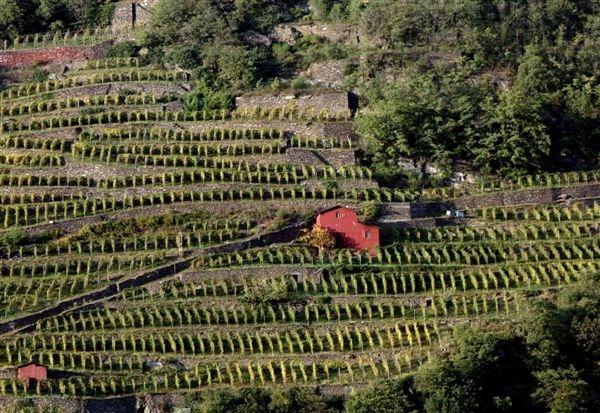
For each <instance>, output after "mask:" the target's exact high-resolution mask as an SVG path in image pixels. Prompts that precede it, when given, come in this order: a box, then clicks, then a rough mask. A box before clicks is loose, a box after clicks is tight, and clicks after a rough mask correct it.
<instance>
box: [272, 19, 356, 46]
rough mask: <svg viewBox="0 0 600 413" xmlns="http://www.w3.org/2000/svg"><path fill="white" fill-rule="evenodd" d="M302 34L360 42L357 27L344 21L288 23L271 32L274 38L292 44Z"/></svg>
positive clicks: (338, 40)
mask: <svg viewBox="0 0 600 413" xmlns="http://www.w3.org/2000/svg"><path fill="white" fill-rule="evenodd" d="M302 36H319V37H323V38H325V39H327V40H329V41H330V42H332V43H340V42H341V43H352V44H357V43H360V38H359V36H358V35H357V31H356V29H355V28H353V27H352V26H350V25H348V24H344V23H315V24H302V23H287V24H280V25H278V26H276V27H275V29H274V30H273V32H272V33H271V38H273V39H274V40H277V41H280V42H285V43H290V44H294V43H296V41H297V40H298V39H299V38H300V37H302Z"/></svg>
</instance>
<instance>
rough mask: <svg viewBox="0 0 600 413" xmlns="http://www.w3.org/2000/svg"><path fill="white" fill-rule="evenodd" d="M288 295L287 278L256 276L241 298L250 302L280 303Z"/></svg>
mask: <svg viewBox="0 0 600 413" xmlns="http://www.w3.org/2000/svg"><path fill="white" fill-rule="evenodd" d="M287 297H288V292H287V285H286V283H285V280H279V279H266V278H262V277H256V279H255V280H253V281H252V282H251V284H250V285H249V286H248V288H247V290H246V292H245V293H244V295H243V296H242V297H241V298H240V300H241V301H243V302H246V303H250V304H278V303H282V302H285V301H286V299H287Z"/></svg>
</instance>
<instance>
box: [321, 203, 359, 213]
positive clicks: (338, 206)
mask: <svg viewBox="0 0 600 413" xmlns="http://www.w3.org/2000/svg"><path fill="white" fill-rule="evenodd" d="M340 208H343V209H349V210H350V211H352V212H356V211H355V210H353V209H352V208H350V207H347V206H344V205H335V206H332V207H329V208H325V209H322V210H320V211H319V212H318V213H319V214H324V213H325V212H329V211H333V210H335V209H340Z"/></svg>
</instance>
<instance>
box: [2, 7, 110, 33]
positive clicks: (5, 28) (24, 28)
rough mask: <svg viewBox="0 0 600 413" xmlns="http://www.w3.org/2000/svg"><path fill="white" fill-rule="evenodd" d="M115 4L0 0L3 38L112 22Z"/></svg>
mask: <svg viewBox="0 0 600 413" xmlns="http://www.w3.org/2000/svg"><path fill="white" fill-rule="evenodd" d="M114 8H115V4H114V3H113V2H112V1H110V0H89V1H85V2H84V1H80V0H21V1H15V0H0V39H12V38H14V37H16V36H18V35H23V34H28V33H41V32H44V31H47V30H49V31H64V30H67V29H69V30H79V29H85V28H94V27H103V26H106V25H108V24H109V23H110V21H111V18H112V15H113V11H114Z"/></svg>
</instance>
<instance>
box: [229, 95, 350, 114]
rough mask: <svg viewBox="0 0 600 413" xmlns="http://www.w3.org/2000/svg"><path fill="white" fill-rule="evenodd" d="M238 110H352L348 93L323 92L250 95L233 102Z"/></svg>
mask: <svg viewBox="0 0 600 413" xmlns="http://www.w3.org/2000/svg"><path fill="white" fill-rule="evenodd" d="M235 104H236V106H237V108H238V109H249V108H256V107H260V108H268V109H270V108H280V107H289V106H295V107H297V108H298V110H310V109H314V110H317V111H321V110H330V111H332V112H342V111H345V110H348V109H352V108H351V106H350V97H349V94H348V92H339V91H335V90H331V91H328V90H323V91H314V92H297V91H288V92H278V93H250V94H245V95H242V96H240V97H238V98H237V99H236V101H235Z"/></svg>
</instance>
